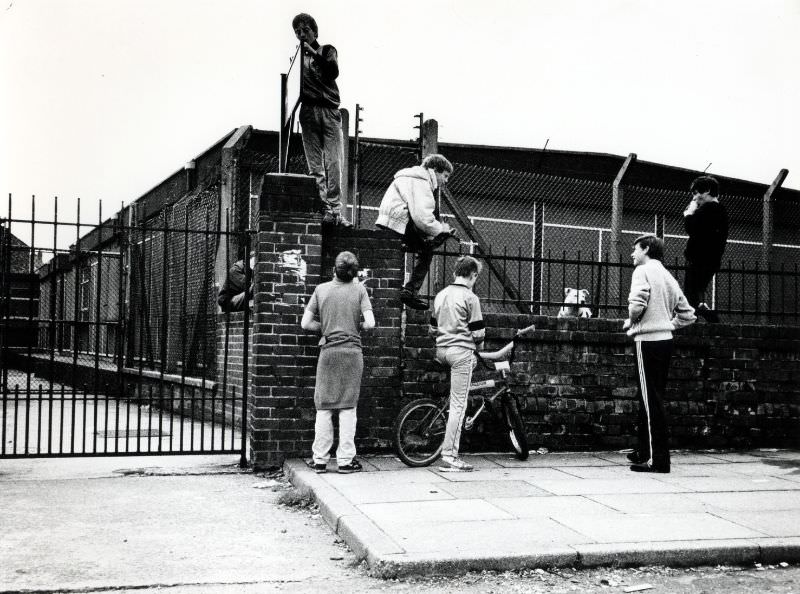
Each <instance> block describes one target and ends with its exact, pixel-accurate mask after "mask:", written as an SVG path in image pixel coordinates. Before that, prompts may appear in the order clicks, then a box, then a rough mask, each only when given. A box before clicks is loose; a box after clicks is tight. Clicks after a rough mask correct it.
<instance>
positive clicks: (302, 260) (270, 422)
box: [249, 174, 322, 468]
mask: <svg viewBox="0 0 800 594" xmlns="http://www.w3.org/2000/svg"><path fill="white" fill-rule="evenodd" d="M259 202H260V203H259V212H258V215H257V221H258V236H257V238H256V250H257V256H256V266H255V305H254V316H253V344H252V353H253V359H252V360H253V364H252V367H251V372H250V374H251V375H250V377H251V387H252V390H251V399H250V411H249V434H250V435H249V437H250V462H251V464H252V466H254V467H255V468H267V467H274V466H279V465H280V464H282V463H283V461H284V460H285V459H286V458H287V457H294V456H301V455H304V454H307V453H308V452H309V451H310V449H311V441H312V439H313V436H314V423H313V418H314V400H313V396H314V376H315V370H316V352H317V347H316V344H317V339H316V337H314V336H312V335H307V334H306V333H304V332H303V330H302V329H301V328H300V320H301V318H302V316H303V309H304V306H305V302H306V300H307V298H308V296H309V295H310V294H311V293H312V292H313V290H314V287H316V285H317V284H318V283H319V278H320V264H321V251H322V248H321V245H322V235H321V228H320V216H319V208H318V202H319V198H318V194H317V186H316V183H315V182H314V179H313V178H312V177H309V176H306V175H293V174H267V175H266V176H265V178H264V185H263V187H262V191H261V198H260V201H259Z"/></svg>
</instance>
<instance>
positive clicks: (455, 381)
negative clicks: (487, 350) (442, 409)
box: [436, 347, 478, 458]
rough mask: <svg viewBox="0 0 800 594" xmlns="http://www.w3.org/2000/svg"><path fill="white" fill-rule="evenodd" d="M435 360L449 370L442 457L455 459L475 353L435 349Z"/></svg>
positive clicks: (456, 349)
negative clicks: (448, 391) (448, 404)
mask: <svg viewBox="0 0 800 594" xmlns="http://www.w3.org/2000/svg"><path fill="white" fill-rule="evenodd" d="M436 360H437V361H439V363H441V364H442V365H447V366H448V367H449V368H450V413H449V414H448V415H447V428H446V429H445V431H444V445H443V446H442V457H443V458H444V457H450V458H455V457H457V456H458V446H459V443H460V441H461V427H462V426H463V425H464V414H465V413H466V412H467V399H468V398H469V387H470V383H471V382H472V370H473V369H474V368H475V365H476V364H477V363H478V362H477V361H476V360H475V351H473V350H471V349H465V348H462V347H449V348H446V349H443V348H437V349H436Z"/></svg>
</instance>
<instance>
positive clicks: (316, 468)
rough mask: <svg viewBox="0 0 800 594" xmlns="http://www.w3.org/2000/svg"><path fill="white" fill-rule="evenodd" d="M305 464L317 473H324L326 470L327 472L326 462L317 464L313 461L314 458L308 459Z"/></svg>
mask: <svg viewBox="0 0 800 594" xmlns="http://www.w3.org/2000/svg"><path fill="white" fill-rule="evenodd" d="M306 466H308V467H309V468H310V469H311V470H313V471H314V472H316V473H317V474H325V473H326V472H328V465H327V464H317V463H315V462H314V460H308V461H307V462H306Z"/></svg>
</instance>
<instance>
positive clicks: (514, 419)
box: [503, 395, 528, 460]
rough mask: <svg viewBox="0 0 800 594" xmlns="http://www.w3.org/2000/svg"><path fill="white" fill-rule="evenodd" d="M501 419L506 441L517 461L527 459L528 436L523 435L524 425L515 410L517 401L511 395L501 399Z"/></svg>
mask: <svg viewBox="0 0 800 594" xmlns="http://www.w3.org/2000/svg"><path fill="white" fill-rule="evenodd" d="M503 419H504V420H505V424H506V430H507V431H508V440H509V441H510V442H511V447H512V448H514V453H515V454H516V456H517V458H518V459H519V460H527V459H528V436H527V435H526V434H525V424H524V423H523V422H522V417H521V416H520V414H519V410H518V409H517V400H516V398H514V397H513V396H511V395H506V396H505V397H504V398H503Z"/></svg>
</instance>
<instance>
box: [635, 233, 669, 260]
mask: <svg viewBox="0 0 800 594" xmlns="http://www.w3.org/2000/svg"><path fill="white" fill-rule="evenodd" d="M637 244H638V245H640V246H642V249H644V248H647V255H648V256H650V257H651V258H653V260H661V259H663V258H664V240H663V239H661V238H660V237H656V236H655V235H641V236H639V237H637V238H636V239H635V240H634V242H633V245H634V246H636V245H637Z"/></svg>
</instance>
